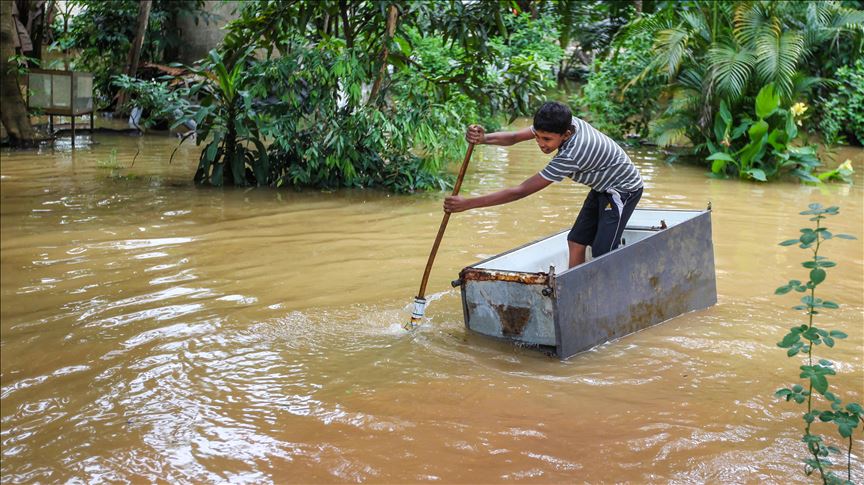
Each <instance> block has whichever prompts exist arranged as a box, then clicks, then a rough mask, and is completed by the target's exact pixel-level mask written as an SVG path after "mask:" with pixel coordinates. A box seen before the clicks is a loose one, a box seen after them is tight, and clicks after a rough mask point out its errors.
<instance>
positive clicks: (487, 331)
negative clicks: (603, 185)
mask: <svg viewBox="0 0 864 485" xmlns="http://www.w3.org/2000/svg"><path fill="white" fill-rule="evenodd" d="M568 231H569V230H568ZM568 231H562V232H560V233H558V234H554V235H552V236H549V237H547V238H544V239H541V240H539V241H535V242H533V243H530V244H527V245H525V246H522V247H520V248H516V249H513V250H511V251H507V252H505V253H502V254H499V255H497V256H494V257H492V258H489V259H486V260H484V261H481V262H479V263H476V264H474V265H472V266H468V267H466V268H464V269H463V270H462V271H461V272H460V273H459V279H458V280H456V281H455V282H454V285H455V284H458V285H461V287H462V306H463V310H464V313H465V326H466V327H468V329H470V330H472V331H474V332H477V333H480V334H483V335H488V336H491V337H496V338H499V339H506V340H510V341H513V342H515V343H519V344H521V345H527V346H534V347H538V348H540V349H543V350H546V351H549V352H551V353H554V354H555V355H557V356H558V357H559V358H561V359H566V358H568V357H570V356H572V355H574V354H577V353H579V352H582V351H584V350H588V349H590V348H591V347H594V346H596V345H599V344H601V343H604V342H607V341H609V340H614V339H617V338H620V337H623V336H625V335H628V334H630V333H633V332H635V331H637V330H641V329H643V328H646V327H650V326H652V325H655V324H658V323H660V322H663V321H666V320H669V319H670V318H674V317H676V316H678V315H681V314H682V313H686V312H690V311H693V310H701V309H704V308H707V307H710V306H712V305H714V304H715V303H717V286H716V278H715V274H714V245H713V243H712V241H711V212H710V210H705V211H699V210H667V209H636V210H635V211H634V213H633V216H632V217H631V218H630V221H629V223H628V224H627V228H626V229H625V231H624V234H623V237H622V240H623V244H622V245H621V246H619V248H618V249H616V250H614V251H611V252H609V253H606V254H604V255H602V256H600V257H597V258H593V259H591V258H589V260H588V261H587V262H586V263H584V264H582V265H579V266H577V267H575V268H572V269H567V260H568V252H567V251H568V250H567V233H568Z"/></svg>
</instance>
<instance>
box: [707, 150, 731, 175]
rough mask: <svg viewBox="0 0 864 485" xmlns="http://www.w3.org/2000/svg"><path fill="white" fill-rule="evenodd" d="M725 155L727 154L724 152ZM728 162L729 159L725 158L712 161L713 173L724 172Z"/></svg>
mask: <svg viewBox="0 0 864 485" xmlns="http://www.w3.org/2000/svg"><path fill="white" fill-rule="evenodd" d="M724 155H725V153H724ZM730 158H731V157H730ZM727 163H729V162H728V161H727V160H724V159H716V160H714V162H713V163H711V172H712V173H718V174H719V173H722V172H723V170H724V169H725V168H726V164H727Z"/></svg>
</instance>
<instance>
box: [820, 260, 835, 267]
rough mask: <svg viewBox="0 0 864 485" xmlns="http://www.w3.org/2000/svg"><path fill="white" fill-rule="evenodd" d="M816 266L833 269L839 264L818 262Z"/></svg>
mask: <svg viewBox="0 0 864 485" xmlns="http://www.w3.org/2000/svg"><path fill="white" fill-rule="evenodd" d="M816 265H817V266H819V267H820V268H833V267H834V266H837V263H835V262H834V261H817V262H816Z"/></svg>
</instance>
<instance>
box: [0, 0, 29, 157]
mask: <svg viewBox="0 0 864 485" xmlns="http://www.w3.org/2000/svg"><path fill="white" fill-rule="evenodd" d="M14 35H17V32H16V31H15V25H14V24H13V23H12V3H11V2H0V119H2V122H3V126H4V127H5V128H6V133H7V134H8V135H9V139H10V142H11V144H12V145H16V146H22V145H33V144H35V143H36V142H37V141H38V140H37V138H36V132H35V131H33V127H32V126H30V116H29V115H28V114H27V105H26V104H25V103H24V97H23V96H21V88H20V87H19V86H18V74H17V72H16V71H15V69H14V68H12V70H11V72H10V67H11V66H10V65H9V62H8V59H9V58H10V57H12V56H13V55H15V47H14V46H15V40H14V38H13V36H14Z"/></svg>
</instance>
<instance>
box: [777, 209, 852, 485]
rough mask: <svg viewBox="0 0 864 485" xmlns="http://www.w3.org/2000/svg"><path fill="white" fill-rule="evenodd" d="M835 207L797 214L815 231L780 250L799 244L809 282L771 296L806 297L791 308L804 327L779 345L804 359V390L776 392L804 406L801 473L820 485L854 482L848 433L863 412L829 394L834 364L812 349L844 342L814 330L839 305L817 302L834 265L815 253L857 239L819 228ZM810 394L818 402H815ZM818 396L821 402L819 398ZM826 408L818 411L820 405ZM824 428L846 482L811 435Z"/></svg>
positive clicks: (804, 230)
mask: <svg viewBox="0 0 864 485" xmlns="http://www.w3.org/2000/svg"><path fill="white" fill-rule="evenodd" d="M839 211H840V209H839V208H838V207H822V205H821V204H810V206H809V209H808V210H806V211H804V212H801V215H807V216H813V217H811V218H810V221H812V222H814V223H815V224H814V225H815V227H805V228H802V229H801V235H800V236H799V237H798V239H789V240H786V241H783V242H782V243H780V245H781V246H793V245H795V244H797V245H798V247H800V248H801V249H806V250H809V251H811V252H812V253H813V257H812V258H811V259H809V260H807V261H804V262H802V263H801V266H803V267H804V268H806V269H808V270H809V271H810V275H809V280H808V281H807V282H806V283H802V282H801V281H798V280H791V281H789V283H787V284H785V285H783V286H781V287H779V288H777V290H775V292H774V293H775V294H777V295H783V294H786V293H789V292H791V291H795V292H798V293H806V294H805V295H804V296H803V297H802V298H801V303H802V304H801V305H796V306H795V307H793V308H794V309H795V310H804V311H805V313H804V314H805V315H806V316H807V323H806V324H802V325H800V326H797V327H792V328H791V330H790V332H789V333H788V334H786V336H785V337H783V340H782V341H780V342H778V343H777V345H778V346H779V347H781V348H784V349H787V351H786V355H788V356H789V357H794V356H796V355H798V354H802V355H803V356H804V365H802V366H801V375H800V377H801V378H802V379H804V380H805V383H804V385H801V384H795V385H793V386H792V387H788V388H783V389H780V390H778V391H777V392H776V394H775V395H776V396H777V397H782V398H785V399H786V401H795V402H796V403H798V404H804V403H806V405H807V412H806V413H804V415H803V416H802V419H803V420H804V436H803V438H802V441H803V442H804V443H806V444H807V451H808V452H809V453H810V456H809V457H808V458H807V459H806V460H804V463H805V473H806V474H807V475H808V476H809V475H810V474H812V473H813V472H814V471H816V470H819V474H820V476H821V478H822V482H823V483H826V484H827V483H852V433H853V431H854V430H855V429H856V428H858V424H859V423H861V422H862V416H864V409H862V407H861V405H860V404H858V403H848V404H846V405H845V406H844V405H843V402H842V400H841V399H840V397H838V396H837V394H836V393H835V392H831V391H829V390H828V376H833V375H836V371H835V369H834V363H833V362H831V361H829V360H826V359H818V360H816V359H817V358H816V357H815V356H814V355H813V349H814V347H816V346H818V345H821V344H825V346H826V347H834V342H835V340H839V339H844V338H846V334H845V333H843V332H841V331H839V330H830V331H829V330H824V329H822V328H819V327H816V326H814V325H813V319H814V317H815V316H816V315H819V314H820V313H821V312H822V311H823V310H833V309H837V308H839V307H840V306H839V305H838V304H837V303H835V302H833V301H829V300H823V299H821V298H816V287H817V286H819V285H820V284H821V283H822V282H824V281H825V278H826V276H827V272H826V268H833V267H834V266H836V263H834V262H833V261H829V260H828V259H826V258H825V257H824V256H820V255H819V248H820V246H821V245H822V243H824V242H825V241H827V240H829V239H855V237H853V236H850V235H848V234H832V233H831V232H829V231H828V228H826V227H823V226H822V221H823V220H824V219H826V218H827V217H828V216H835V215H837V214H838V213H839ZM814 391H815V394H816V396H815V397H816V399H815V400H814ZM819 396H821V397H819ZM820 402H821V403H824V404H830V408H831V409H830V410H829V409H817V408H816V407H815V406H817V405H818V404H819V403H820ZM817 419H818V420H819V421H821V422H823V423H834V425H835V426H837V432H838V433H839V434H840V437H841V438H842V440H843V441H845V443H844V445H845V446H844V448H846V449H845V452H846V460H845V461H846V473H845V475H846V477H845V478H843V477H842V476H838V475H836V474H834V472H832V471H830V470H829V468H830V467H831V466H832V462H831V460H830V459H829V455H831V454H832V453H833V454H842V453H843V452H842V451H841V450H840V449H839V448H837V447H835V446H831V445H829V444H828V443H827V442H826V441H825V440H823V438H822V436H821V435H819V434H814V433H813V432H812V427H813V423H815V422H816V420H817Z"/></svg>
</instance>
